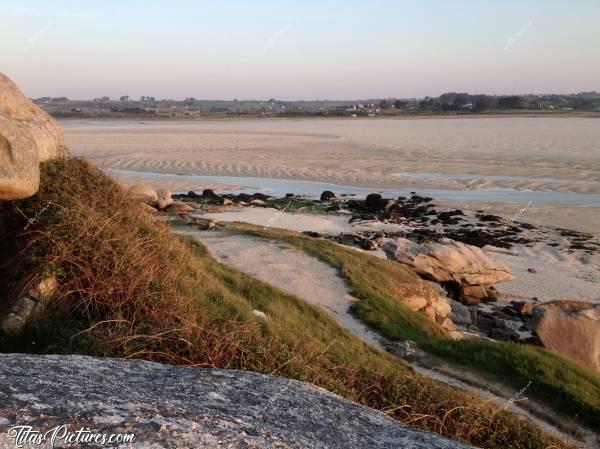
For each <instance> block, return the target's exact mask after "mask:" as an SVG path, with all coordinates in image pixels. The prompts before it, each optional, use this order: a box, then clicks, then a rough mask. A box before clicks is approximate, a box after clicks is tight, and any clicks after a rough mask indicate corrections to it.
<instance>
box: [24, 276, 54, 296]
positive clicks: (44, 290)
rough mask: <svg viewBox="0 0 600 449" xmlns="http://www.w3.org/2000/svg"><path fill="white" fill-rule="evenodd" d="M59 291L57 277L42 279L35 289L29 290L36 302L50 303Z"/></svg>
mask: <svg viewBox="0 0 600 449" xmlns="http://www.w3.org/2000/svg"><path fill="white" fill-rule="evenodd" d="M57 291H58V282H57V280H56V277H55V276H49V277H47V278H44V279H42V280H41V281H40V282H39V283H38V284H37V285H36V286H35V287H33V288H31V289H29V296H30V297H31V298H33V299H35V300H36V301H48V300H49V299H51V298H52V297H53V296H54V295H55V294H56V292H57Z"/></svg>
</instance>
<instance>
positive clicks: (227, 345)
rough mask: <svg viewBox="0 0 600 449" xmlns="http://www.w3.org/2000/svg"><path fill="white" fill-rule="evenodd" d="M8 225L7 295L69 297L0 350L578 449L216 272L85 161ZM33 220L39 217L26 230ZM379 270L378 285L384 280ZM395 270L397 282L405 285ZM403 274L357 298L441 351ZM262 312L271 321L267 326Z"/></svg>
mask: <svg viewBox="0 0 600 449" xmlns="http://www.w3.org/2000/svg"><path fill="white" fill-rule="evenodd" d="M42 210H43V213H40V211H42ZM0 212H1V215H0V225H1V226H2V227H3V228H4V229H5V230H6V234H5V235H6V236H7V238H5V242H10V244H6V245H5V246H4V247H5V248H7V249H8V248H10V249H11V252H10V253H9V252H4V253H2V254H3V255H2V258H1V259H0V269H1V270H2V273H3V275H4V274H5V276H2V278H1V279H0V289H4V288H8V286H10V287H11V288H12V287H15V286H17V287H20V288H26V286H27V285H31V284H32V283H34V282H36V281H38V280H39V279H41V278H43V277H45V276H48V275H53V276H56V278H57V280H58V283H59V286H60V288H59V292H58V294H57V295H56V297H55V298H53V300H52V302H51V303H49V304H48V305H47V306H46V307H45V308H44V310H43V312H42V313H40V314H38V316H37V317H36V319H35V320H33V321H32V322H30V323H29V325H28V326H27V327H26V328H25V329H24V330H23V331H22V332H20V333H18V334H9V335H3V336H2V337H0V350H2V351H25V352H35V353H50V352H51V353H82V354H90V355H105V356H115V357H129V358H143V359H146V360H151V361H158V362H165V363H172V364H179V365H191V366H197V367H218V368H235V369H243V370H252V371H257V372H261V373H270V374H276V375H281V376H286V377H289V378H294V379H298V380H301V381H306V382H311V383H314V384H316V385H319V386H321V387H324V388H326V389H328V390H330V391H332V392H335V393H338V394H340V395H342V396H344V397H346V398H348V399H350V400H354V401H357V402H359V403H362V404H364V405H367V406H370V407H373V408H376V409H378V410H382V411H383V412H385V413H387V414H388V415H390V416H392V417H393V418H395V419H397V420H399V421H401V422H403V423H406V424H408V425H411V426H414V427H418V428H421V429H424V430H430V431H433V432H437V433H440V434H442V435H445V436H447V437H450V438H454V439H456V440H459V441H463V442H465V443H469V444H473V445H476V446H480V447H485V448H498V449H500V448H502V449H504V448H547V447H560V448H563V447H564V448H566V447H570V446H568V445H566V444H564V443H562V442H560V441H559V440H557V439H556V438H554V437H552V436H550V435H548V434H546V433H544V432H543V431H542V430H540V429H539V428H538V427H537V426H535V425H533V424H532V423H531V422H529V421H528V420H526V419H523V418H521V417H519V416H517V415H514V414H512V413H508V412H506V411H503V410H501V409H499V408H498V407H496V406H495V405H493V404H490V403H488V402H487V401H484V400H482V399H480V398H477V397H475V396H472V395H470V394H467V393H464V392H462V391H458V390H455V389H453V388H450V387H448V386H446V385H443V384H439V383H437V382H434V381H432V380H430V379H427V378H425V377H422V376H420V375H418V374H416V373H415V372H414V371H413V370H411V369H410V368H409V367H408V366H407V365H405V364H404V363H403V362H402V361H400V360H397V359H395V358H393V357H391V356H389V355H387V354H384V353H381V352H379V351H376V350H374V349H372V348H371V347H369V346H367V345H365V344H364V343H363V342H361V341H360V340H359V339H357V338H356V337H354V336H353V335H351V334H349V333H348V332H347V331H345V330H344V329H342V328H341V327H340V326H338V325H337V324H336V323H335V322H334V321H333V320H332V319H330V318H329V317H328V316H327V315H326V314H324V313H322V312H321V311H319V310H317V309H316V308H314V307H312V306H310V305H308V304H306V303H305V302H303V301H301V300H299V299H297V298H295V297H294V296H291V295H288V294H286V293H284V292H282V291H280V290H278V289H276V288H273V287H271V286H269V285H267V284H264V283H262V282H260V281H258V280H256V279H254V278H252V277H249V276H247V275H245V274H243V273H240V272H237V271H235V270H233V269H231V268H228V267H225V266H223V265H221V264H219V263H217V262H216V261H215V260H213V259H212V258H211V257H210V256H209V255H208V254H207V251H206V249H205V248H204V247H203V246H202V245H200V244H197V243H193V242H189V241H185V240H183V239H178V238H176V237H175V236H174V235H173V234H172V233H171V231H170V230H169V228H168V227H167V226H166V225H165V224H164V223H161V222H158V221H156V220H155V219H153V218H152V217H151V216H149V215H147V214H145V213H143V211H142V209H141V208H140V207H139V206H138V205H137V204H135V203H132V202H130V201H128V200H127V199H126V198H125V196H124V193H123V191H122V190H121V189H120V188H119V187H118V186H117V185H116V184H115V183H114V182H113V181H112V180H111V179H110V178H108V177H106V176H105V175H103V174H102V173H101V172H99V171H98V170H97V169H96V168H94V167H93V166H91V165H90V164H88V163H86V162H84V161H82V160H79V159H65V160H57V161H52V162H47V163H44V164H43V165H42V179H41V188H40V191H39V192H38V194H37V195H35V196H34V197H32V198H29V199H27V200H22V201H17V202H14V203H9V204H7V205H5V207H3V209H2V211H0ZM28 217H29V218H31V217H36V218H35V220H33V222H31V223H30V224H29V226H27V223H28V222H27V218H28ZM3 245H4V243H3ZM347 256H349V254H346V253H344V254H341V255H340V254H336V252H335V251H331V253H329V254H328V255H327V256H326V257H329V258H330V259H331V263H334V261H336V260H337V261H338V262H337V263H339V264H341V265H340V266H342V264H343V266H344V269H345V270H346V271H347V273H346V276H347V278H348V279H355V278H356V276H358V275H359V272H360V270H361V269H362V268H364V266H363V265H364V264H363V263H362V261H361V260H362V259H356V260H353V262H352V264H350V263H348V262H344V259H346V258H347ZM322 257H325V256H322ZM373 264H374V265H373V266H372V267H370V268H369V269H370V270H371V271H369V273H371V274H373V273H375V272H376V271H377V270H379V269H380V268H382V267H380V266H379V265H378V264H379V262H373ZM386 266H387V265H386ZM392 266H393V265H389V267H388V268H389V269H390V270H391V271H390V272H389V273H388V274H390V275H392V274H393V275H400V274H401V273H400V272H398V271H397V270H396V268H391V267H392ZM394 267H395V266H394ZM384 274H385V273H384ZM404 275H406V278H402V280H401V281H397V282H395V281H387V282H388V283H387V284H381V285H379V281H381V282H384V278H385V277H387V276H384V275H383V274H382V275H381V276H380V277H377V278H374V279H371V280H370V282H369V283H370V284H373V285H371V286H363V287H360V286H358V285H357V286H356V287H355V293H356V294H357V295H360V296H361V297H363V298H364V300H365V302H366V301H368V298H370V297H371V296H373V297H374V298H380V299H377V300H373V301H372V302H373V303H374V304H373V306H375V303H376V302H377V301H379V300H381V301H384V302H385V304H386V305H384V306H383V308H381V309H376V310H375V311H373V312H372V316H373V322H379V321H378V320H379V318H378V317H379V315H380V313H382V311H384V310H388V309H389V313H394V314H396V315H391V318H390V319H389V320H388V321H389V325H388V327H389V332H390V335H392V334H394V335H398V336H415V337H418V338H421V339H427V338H430V339H433V338H434V337H433V336H435V338H441V337H442V336H443V331H441V330H439V329H438V328H437V327H435V326H429V325H428V323H427V322H426V321H423V320H422V319H421V318H420V317H419V316H418V315H417V314H412V315H411V314H409V313H408V312H407V311H406V310H404V309H403V308H402V307H401V305H399V302H398V301H397V299H398V298H397V296H394V295H400V294H402V292H403V291H404V290H403V289H407V288H408V287H409V284H410V283H411V282H413V281H415V282H416V281H418V279H416V278H414V277H411V275H408V274H406V273H404ZM374 280H376V281H377V282H373V281H374ZM417 285H420V284H417ZM393 289H397V291H395V293H394V292H393V291H392V290H393ZM4 300H5V301H6V298H4ZM392 302H395V305H392ZM253 309H260V310H261V311H263V312H265V313H266V314H267V315H268V319H267V320H266V321H262V320H260V319H258V318H256V317H255V316H254V315H253V314H252V310H253ZM365 310H366V309H365ZM357 313H358V314H360V313H361V312H357ZM396 320H399V321H398V322H402V323H405V325H406V328H407V329H409V330H406V329H403V326H404V325H402V326H401V325H399V324H398V322H396ZM400 320H404V321H400ZM381 322H383V321H381ZM421 326H422V327H421Z"/></svg>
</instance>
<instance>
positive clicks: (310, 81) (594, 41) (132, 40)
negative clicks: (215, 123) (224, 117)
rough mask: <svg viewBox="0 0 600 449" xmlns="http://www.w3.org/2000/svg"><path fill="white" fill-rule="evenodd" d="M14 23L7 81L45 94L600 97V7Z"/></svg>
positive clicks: (158, 13) (3, 42) (147, 14)
mask: <svg viewBox="0 0 600 449" xmlns="http://www.w3.org/2000/svg"><path fill="white" fill-rule="evenodd" d="M0 17H2V27H1V28H0V71H2V72H4V73H6V74H7V75H9V76H10V77H11V78H13V79H14V80H15V81H16V82H17V83H18V84H19V85H20V86H21V87H22V89H23V90H24V91H25V93H26V94H27V95H29V96H32V97H38V96H43V95H49V96H62V95H65V96H68V97H70V98H91V97H96V96H102V95H109V96H111V97H116V96H120V95H130V96H132V97H139V96H140V95H151V96H155V97H160V98H174V99H179V98H184V97H186V96H194V97H196V98H211V99H215V98H219V99H231V98H270V97H276V98H282V99H300V98H301V99H315V98H319V99H339V98H373V97H387V96H396V97H412V96H424V95H439V94H440V93H442V92H446V91H468V92H471V93H498V94H503V93H527V92H535V93H538V92H559V93H569V92H578V91H587V90H598V91H600V26H598V17H600V0H564V1H559V0H538V1H534V0H497V1H485V0H480V1H475V0H454V1H450V0H447V1H442V0H421V1H417V0H414V1H400V0H398V1H391V0H390V1H384V0H381V1H365V0H360V1H353V0H343V1H342V0H339V1H335V0H319V1H310V0H304V1H300V0H298V1H294V2H292V1H288V2H286V1H278V2H275V1H272V2H267V1H227V0H223V1H218V2H217V1H213V2H209V1H198V0H196V1H192V0H177V1H175V0H172V1H166V0H165V1H162V0H145V1H137V0H129V1H128V0H120V1H113V0H104V1H98V2H94V4H92V2H84V1H70V0H55V1H52V0H46V1H37V0H33V1H22V0H21V1H16V0H14V1H13V0H4V1H2V3H0Z"/></svg>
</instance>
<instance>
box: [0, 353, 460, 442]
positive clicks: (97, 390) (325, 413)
mask: <svg viewBox="0 0 600 449" xmlns="http://www.w3.org/2000/svg"><path fill="white" fill-rule="evenodd" d="M0 398H1V400H0V447H15V446H14V442H15V441H14V435H15V431H13V432H9V429H10V428H11V427H13V426H15V425H21V426H22V425H27V426H33V430H39V431H42V432H45V431H48V430H50V429H52V428H54V427H55V426H62V425H72V427H71V429H70V430H71V431H73V432H74V431H76V430H78V429H79V428H81V427H85V428H87V429H89V430H91V431H93V432H98V433H105V434H113V433H129V434H130V433H133V434H135V436H136V440H135V442H134V443H130V444H119V445H116V446H110V447H121V448H125V447H127V448H150V447H151V448H156V449H159V448H174V447H186V448H188V447H189V448H192V447H193V448H229V449H236V448H261V449H270V448H307V449H308V448H315V449H316V448H329V449H336V448H339V449H342V448H343V449H346V448H353V449H360V448H365V449H367V448H368V449H377V448H390V449H392V448H393V449H398V448H406V449H431V448H447V449H459V448H465V446H463V445H461V444H458V443H455V442H453V441H450V440H447V439H445V438H443V437H441V436H438V435H434V434H431V433H426V432H421V431H418V430H415V429H411V428H408V427H405V426H404V425H402V424H400V423H398V422H397V421H394V420H392V419H391V418H388V417H387V416H385V415H384V414H382V413H379V412H376V411H374V410H371V409H369V408H366V407H363V406H360V405H357V404H355V403H352V402H349V401H346V400H344V399H342V398H340V397H339V396H336V395H334V394H331V393H329V392H327V391H325V390H322V389H320V388H316V387H314V386H312V385H308V384H304V383H301V382H297V381H293V380H289V379H284V378H278V377H273V376H267V375H261V374H256V373H250V372H244V371H233V370H216V369H199V368H184V367H174V366H168V365H160V364H157V363H150V362H144V361H139V360H121V359H98V358H92V357H83V356H35V355H22V354H2V355H0ZM11 435H13V436H11ZM57 443H58V444H57V447H62V444H61V443H63V441H61V440H59V441H57ZM24 447H36V448H40V447H49V446H39V445H31V446H24ZM69 447H90V446H84V445H74V446H69ZM94 447H95V446H94ZM102 447H108V446H102Z"/></svg>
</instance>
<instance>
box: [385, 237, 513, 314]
mask: <svg viewBox="0 0 600 449" xmlns="http://www.w3.org/2000/svg"><path fill="white" fill-rule="evenodd" d="M380 246H381V248H383V250H384V251H385V253H386V255H387V256H388V258H389V259H393V260H396V261H398V262H401V263H403V264H406V265H408V266H410V267H411V268H412V269H414V270H415V271H416V273H417V274H419V275H420V276H421V277H423V278H425V279H429V280H432V281H434V282H437V283H439V284H441V285H444V286H445V287H447V288H448V289H456V290H457V294H458V296H460V299H461V300H462V301H463V302H465V303H467V304H475V303H477V302H479V301H480V300H481V299H483V298H485V297H486V296H487V295H488V293H487V291H486V289H485V288H484V287H485V286H489V285H494V284H498V283H500V282H505V281H510V280H512V279H513V276H512V275H511V274H510V271H509V270H508V268H507V267H505V266H504V265H501V264H499V263H496V262H494V261H493V260H492V259H490V258H489V257H488V256H486V255H485V254H484V252H483V251H482V250H481V248H477V247H476V246H471V245H466V244H464V243H461V242H456V241H454V240H450V239H446V238H444V239H441V240H440V241H439V242H437V243H431V244H419V243H416V242H413V241H410V240H408V239H404V238H397V239H384V240H382V241H381V242H380Z"/></svg>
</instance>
